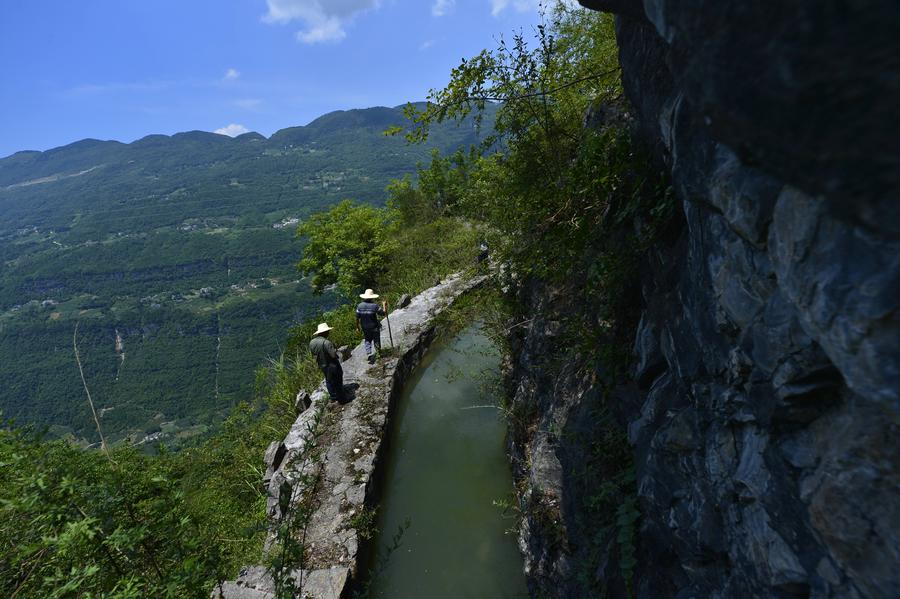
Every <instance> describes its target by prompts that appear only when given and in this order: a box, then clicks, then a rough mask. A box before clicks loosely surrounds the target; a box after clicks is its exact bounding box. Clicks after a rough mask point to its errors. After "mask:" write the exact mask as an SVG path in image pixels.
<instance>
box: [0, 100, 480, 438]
mask: <svg viewBox="0 0 900 599" xmlns="http://www.w3.org/2000/svg"><path fill="white" fill-rule="evenodd" d="M491 116H492V114H488V119H490V117H491ZM404 122H405V117H404V115H403V110H402V107H396V108H387V107H375V108H366V109H356V110H345V111H335V112H331V113H328V114H326V115H323V116H321V117H319V118H317V119H315V120H313V121H312V122H310V123H309V124H307V125H304V126H300V127H289V128H286V129H282V130H280V131H277V132H275V133H274V134H273V135H272V136H271V137H269V138H268V139H267V138H265V137H264V136H262V135H260V134H258V133H253V132H251V133H246V134H243V135H240V136H237V137H234V138H231V137H228V136H224V135H219V134H215V133H209V132H205V131H187V132H182V133H176V134H174V135H171V136H169V135H148V136H146V137H143V138H141V139H138V140H136V141H133V142H131V143H122V142H118V141H102V140H96V139H84V140H80V141H77V142H74V143H72V144H69V145H66V146H62V147H59V148H53V149H51V150H47V151H44V152H32V151H24V152H17V153H16V154H13V155H12V156H9V157H7V158H3V159H0V266H2V269H3V276H2V277H0V362H2V363H3V365H4V368H3V369H2V370H0V413H2V414H3V416H4V417H9V416H13V417H16V418H19V419H20V420H22V421H24V422H36V423H42V424H46V425H52V426H54V429H53V430H54V432H56V433H58V434H63V433H74V434H75V436H76V437H78V438H84V439H89V438H90V437H91V432H90V431H91V425H90V420H89V418H88V416H87V412H86V411H85V410H84V405H83V402H84V397H83V389H81V383H80V379H79V377H78V373H77V370H73V365H74V362H73V359H72V353H71V344H72V332H73V329H74V325H75V322H76V321H77V322H79V323H80V326H79V336H81V337H82V340H81V346H80V347H81V351H82V356H83V360H84V361H85V363H86V364H85V368H86V375H87V377H88V382H89V384H90V385H91V390H92V394H95V395H96V396H97V397H98V398H100V399H99V400H98V401H99V403H100V404H101V407H102V408H105V409H104V410H103V413H104V414H105V415H104V428H105V429H108V431H107V432H108V433H109V434H111V435H112V436H113V438H114V439H115V438H116V437H117V436H118V437H119V438H121V437H122V436H126V435H131V436H132V439H133V440H135V441H139V440H140V439H141V438H143V436H144V435H145V434H150V433H151V432H158V429H159V428H160V426H161V423H167V427H168V428H166V427H163V430H164V431H165V430H169V432H170V433H171V434H172V435H176V434H181V433H184V431H188V430H196V427H198V426H200V427H202V426H207V425H209V424H212V423H213V422H214V421H215V419H216V418H218V417H221V415H222V414H223V413H225V412H226V411H227V410H228V409H229V408H230V407H231V406H232V405H234V404H235V403H236V402H238V401H241V400H245V399H249V398H250V396H251V392H252V385H253V370H254V368H255V367H256V366H257V365H259V364H260V363H261V362H262V361H263V360H264V359H265V358H266V356H271V355H277V353H278V344H279V342H280V341H281V340H282V339H284V338H285V334H286V329H287V328H288V327H289V326H291V324H292V323H295V322H297V321H298V320H300V319H302V318H305V317H307V316H309V315H310V314H311V313H313V312H315V311H316V310H318V309H320V308H323V307H327V306H329V305H332V304H333V302H334V299H333V298H330V297H328V296H326V297H314V296H312V294H311V292H310V289H309V286H308V285H307V284H306V282H304V281H298V279H299V277H298V275H297V273H296V271H295V269H294V264H295V263H296V261H297V260H298V259H299V256H300V252H301V242H300V241H299V240H297V239H295V237H294V230H295V228H296V225H297V223H298V222H299V221H300V220H302V219H305V218H306V217H308V216H309V215H310V214H312V213H314V212H317V211H320V210H322V209H325V208H327V207H328V206H330V205H332V204H334V203H336V202H338V201H340V200H343V199H345V198H351V199H355V200H357V201H361V202H369V203H373V204H382V203H383V202H384V201H385V186H386V185H387V184H388V182H389V181H390V180H391V179H392V178H395V177H400V176H403V175H405V174H412V173H414V172H415V167H416V164H417V163H419V162H427V161H428V160H429V158H430V153H431V151H432V150H438V151H441V152H452V151H454V150H456V149H457V148H464V147H467V146H468V145H469V144H473V143H477V142H478V141H479V139H480V138H479V132H478V131H477V130H476V129H475V127H474V123H473V122H472V121H471V120H469V121H466V122H463V123H461V124H460V125H457V124H455V123H452V124H451V123H448V124H444V125H441V126H438V127H435V128H433V130H432V133H431V135H430V137H429V140H428V143H427V144H423V145H409V144H408V143H407V142H406V141H405V139H403V136H394V137H391V136H385V135H384V131H385V129H387V128H388V127H390V126H393V125H401V126H402V125H403V124H404ZM487 125H488V123H486V126H487ZM119 338H121V342H122V343H123V344H124V347H125V350H124V354H123V355H124V357H123V355H120V353H118V352H117V350H116V347H117V343H118V342H117V339H119ZM172 422H176V423H177V426H175V427H174V429H173V428H172V427H173V426H174V425H172V424H171V423H172Z"/></svg>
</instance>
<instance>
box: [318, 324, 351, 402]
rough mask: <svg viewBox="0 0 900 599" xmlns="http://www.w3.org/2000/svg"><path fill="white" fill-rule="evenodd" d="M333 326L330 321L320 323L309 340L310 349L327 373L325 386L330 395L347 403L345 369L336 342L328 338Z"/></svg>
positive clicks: (323, 370)
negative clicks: (329, 324) (329, 323)
mask: <svg viewBox="0 0 900 599" xmlns="http://www.w3.org/2000/svg"><path fill="white" fill-rule="evenodd" d="M331 330H332V327H330V326H328V323H326V322H323V323H321V324H319V327H318V328H317V329H316V332H315V335H313V338H312V341H310V342H309V351H310V352H311V353H312V355H313V356H315V358H316V364H318V365H319V368H320V369H321V370H322V373H323V374H324V375H325V387H326V388H327V389H328V395H330V396H331V399H333V400H334V401H337V402H338V403H346V401H347V396H346V394H345V393H344V369H343V368H342V367H341V359H340V358H339V357H338V353H337V350H336V349H335V348H334V343H332V342H331V341H329V340H328V334H329V333H330V332H331Z"/></svg>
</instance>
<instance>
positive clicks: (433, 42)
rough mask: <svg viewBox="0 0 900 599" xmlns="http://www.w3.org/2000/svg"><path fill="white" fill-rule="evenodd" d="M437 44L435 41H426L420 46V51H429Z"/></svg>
mask: <svg viewBox="0 0 900 599" xmlns="http://www.w3.org/2000/svg"><path fill="white" fill-rule="evenodd" d="M435 43H437V42H436V41H435V40H425V41H424V42H422V43H421V44H419V50H427V49H428V48H430V47H432V46H433V45H434V44H435Z"/></svg>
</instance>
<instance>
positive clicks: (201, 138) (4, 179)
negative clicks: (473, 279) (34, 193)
mask: <svg viewBox="0 0 900 599" xmlns="http://www.w3.org/2000/svg"><path fill="white" fill-rule="evenodd" d="M416 104H417V105H418V104H420V103H416ZM404 106H405V105H400V106H395V107H393V108H389V107H385V106H375V107H371V108H353V109H349V110H334V111H332V112H329V113H326V114H323V115H322V116H320V117H317V118H315V119H313V120H312V121H310V122H309V123H308V124H306V125H295V126H291V127H285V128H283V129H279V130H277V131H275V132H274V133H273V134H272V135H271V136H269V137H268V138H267V137H266V136H265V135H262V134H261V133H258V132H256V131H249V132H247V133H242V134H241V135H237V136H234V137H231V136H228V135H224V134H221V133H214V132H210V131H202V130H199V129H194V130H191V131H180V132H178V133H174V134H172V135H165V134H161V133H151V134H149V135H145V136H144V137H141V138H138V139H136V140H134V141H132V142H122V141H118V140H101V139H94V138H85V139H80V140H78V141H74V142H72V143H69V144H65V145H62V146H58V147H55V148H51V149H49V150H43V151H40V150H20V151H18V152H14V153H13V154H10V155H9V156H6V157H2V158H0V187H5V186H9V185H12V184H15V182H13V181H11V177H14V176H15V175H17V174H19V173H20V172H21V170H20V169H34V168H41V166H43V165H46V166H50V165H54V164H57V163H56V162H55V161H56V160H60V159H63V160H65V159H68V158H69V157H70V156H71V158H72V159H74V160H75V161H82V162H81V163H82V164H84V163H86V162H88V161H90V160H97V159H101V160H102V159H103V158H107V159H114V158H115V157H116V156H117V155H118V154H119V152H121V150H122V149H123V148H141V147H149V146H155V145H157V143H163V144H165V143H166V142H167V141H174V142H177V141H181V140H191V141H197V142H208V143H210V144H227V143H229V142H237V143H246V142H264V143H268V144H272V145H284V144H292V143H297V142H301V143H302V142H304V141H308V140H310V139H313V138H315V136H318V135H323V134H327V133H333V132H335V131H338V130H341V129H361V128H372V129H379V132H381V131H384V130H385V129H387V128H388V127H391V126H393V125H402V124H403V123H405V122H406V117H405V116H404V115H403V108H404ZM67 164H68V168H75V167H76V166H77V165H78V162H71V163H67ZM44 176H49V175H47V174H45V175H44Z"/></svg>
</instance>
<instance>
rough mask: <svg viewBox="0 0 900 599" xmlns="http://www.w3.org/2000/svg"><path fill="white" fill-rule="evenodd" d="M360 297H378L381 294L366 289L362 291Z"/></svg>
mask: <svg viewBox="0 0 900 599" xmlns="http://www.w3.org/2000/svg"><path fill="white" fill-rule="evenodd" d="M359 297H361V298H363V299H378V298H379V297H380V296H379V295H378V294H377V293H375V292H374V291H372V290H371V289H366V292H365V293H360V294H359Z"/></svg>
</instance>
